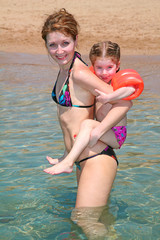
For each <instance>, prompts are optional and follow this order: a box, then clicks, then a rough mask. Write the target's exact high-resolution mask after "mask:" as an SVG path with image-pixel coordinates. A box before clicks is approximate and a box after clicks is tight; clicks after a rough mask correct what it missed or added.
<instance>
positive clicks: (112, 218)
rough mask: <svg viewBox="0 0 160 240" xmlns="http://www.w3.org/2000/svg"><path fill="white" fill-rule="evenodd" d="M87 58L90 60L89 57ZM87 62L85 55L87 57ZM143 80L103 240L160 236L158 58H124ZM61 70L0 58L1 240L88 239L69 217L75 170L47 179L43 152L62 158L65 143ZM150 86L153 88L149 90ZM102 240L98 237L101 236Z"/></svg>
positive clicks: (25, 58) (27, 59) (24, 58)
mask: <svg viewBox="0 0 160 240" xmlns="http://www.w3.org/2000/svg"><path fill="white" fill-rule="evenodd" d="M84 58H86V57H85V56H84ZM86 59H87V58H86ZM122 62H123V65H122V68H134V69H136V70H137V71H138V72H139V73H140V75H141V76H142V78H143V79H144V82H145V90H144V92H143V93H142V95H141V96H140V97H139V98H138V99H137V100H134V101H133V103H134V106H133V107H132V109H131V110H130V111H129V113H128V137H127V140H126V143H125V144H124V146H123V147H122V148H121V150H117V151H116V153H117V156H118V159H119V162H120V165H119V170H118V173H117V177H116V180H115V183H114V186H113V190H112V192H111V196H110V201H109V204H108V209H107V210H106V211H104V214H103V216H104V217H103V218H104V222H105V224H106V225H107V224H108V225H109V228H110V229H111V230H110V234H109V236H108V237H106V238H103V239H123V240H128V239H130V240H132V239H133V240H135V239H137V240H141V239H144V240H157V239H160V237H159V236H160V221H159V220H160V207H159V205H160V201H159V196H160V189H159V186H160V183H159V173H160V172H159V167H160V164H159V160H160V153H159V147H160V138H159V134H160V124H159V122H160V115H159V106H160V96H159V93H160V84H159V85H158V80H159V78H160V57H159V56H154V57H152V56H124V57H123V58H122ZM57 71H58V69H57V66H56V65H54V64H51V63H50V62H49V59H48V58H47V57H46V56H41V55H39V56H38V55H29V54H18V53H17V54H8V53H4V52H1V54H0V85H1V86H0V96H1V114H0V128H1V162H0V167H1V170H0V171H1V179H0V181H1V198H0V199H1V205H0V239H3V240H12V239H14V240H20V239H24V240H31V239H46V240H51V239H57V240H61V239H87V238H86V236H85V234H84V233H83V231H82V229H80V228H79V227H78V226H77V225H76V224H74V223H73V222H72V221H71V220H70V215H71V212H72V210H73V209H74V203H75V198H76V178H75V169H74V172H73V173H71V174H69V175H67V174H63V175H61V176H50V175H47V174H45V173H44V172H43V171H42V170H43V169H44V168H45V167H47V166H48V164H47V161H46V160H45V156H46V155H51V156H56V157H59V156H61V154H62V153H63V139H62V134H61V130H60V127H59V124H58V121H57V115H56V105H55V104H54V103H53V101H52V100H51V94H50V93H51V90H52V86H53V83H54V81H55V78H56V74H57ZM150 88H152V89H150ZM97 239H99V238H97Z"/></svg>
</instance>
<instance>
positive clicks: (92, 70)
mask: <svg viewBox="0 0 160 240" xmlns="http://www.w3.org/2000/svg"><path fill="white" fill-rule="evenodd" d="M89 70H90V71H91V72H92V73H94V74H95V71H94V68H93V66H92V65H91V66H90V67H89Z"/></svg>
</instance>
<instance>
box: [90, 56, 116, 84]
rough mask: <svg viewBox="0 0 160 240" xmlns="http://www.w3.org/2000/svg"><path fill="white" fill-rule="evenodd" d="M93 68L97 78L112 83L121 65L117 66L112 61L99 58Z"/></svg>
mask: <svg viewBox="0 0 160 240" xmlns="http://www.w3.org/2000/svg"><path fill="white" fill-rule="evenodd" d="M93 67H94V71H95V74H96V75H97V77H99V78H100V79H102V80H103V81H104V82H106V83H110V81H111V80H112V77H113V75H114V74H115V73H116V71H117V70H118V68H119V64H118V65H117V64H116V63H114V61H113V60H112V59H110V58H107V57H105V58H97V59H96V61H95V63H94V66H93Z"/></svg>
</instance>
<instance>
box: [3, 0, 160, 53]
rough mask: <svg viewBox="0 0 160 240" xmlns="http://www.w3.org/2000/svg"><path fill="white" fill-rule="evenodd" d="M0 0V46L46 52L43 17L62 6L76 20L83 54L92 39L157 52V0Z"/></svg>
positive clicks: (129, 50) (159, 19)
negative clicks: (79, 29) (42, 32)
mask: <svg viewBox="0 0 160 240" xmlns="http://www.w3.org/2000/svg"><path fill="white" fill-rule="evenodd" d="M98 2H99V1H97V0H88V1H86V0H65V1H64V0H27V1H24V0H0V6H1V7H0V35H1V38H0V46H1V47H0V50H1V51H6V52H25V53H40V54H43V53H45V52H46V50H45V48H44V43H43V41H42V39H41V27H42V25H43V22H44V19H45V18H46V16H47V15H48V14H50V13H52V12H53V11H54V10H57V9H59V8H62V7H64V8H66V9H67V10H68V11H69V12H71V13H72V14H74V16H75V17H76V19H77V20H78V22H79V24H80V27H81V31H80V34H79V49H78V50H79V51H81V52H82V53H85V54H87V53H88V51H89V49H90V47H91V46H92V44H93V43H95V42H97V41H101V40H111V41H115V42H117V43H119V44H120V46H121V50H122V54H131V55H133V54H134V55H136V54H139V55H141V54H142V55H144V54H145V55H159V54H160V1H159V0H134V1H133V0H112V1H109V0H101V1H100V3H98Z"/></svg>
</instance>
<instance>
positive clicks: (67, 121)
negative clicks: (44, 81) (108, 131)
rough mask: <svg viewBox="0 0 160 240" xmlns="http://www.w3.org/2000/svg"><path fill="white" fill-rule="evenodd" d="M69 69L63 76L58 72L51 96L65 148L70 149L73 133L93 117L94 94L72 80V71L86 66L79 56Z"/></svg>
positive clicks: (75, 133) (76, 132)
mask: <svg viewBox="0 0 160 240" xmlns="http://www.w3.org/2000/svg"><path fill="white" fill-rule="evenodd" d="M71 65H72V67H71V69H70V70H69V72H68V73H67V74H66V76H64V74H63V77H62V76H61V74H60V73H59V75H58V78H57V81H56V84H55V87H54V88H53V94H52V98H53V100H54V101H55V102H56V103H57V113H58V118H59V122H60V125H61V128H62V132H63V136H64V143H65V146H66V150H67V151H70V149H71V148H72V146H73V143H74V135H77V134H78V132H79V128H80V125H81V123H82V121H83V120H85V119H93V115H94V96H93V95H92V94H91V93H90V92H89V91H88V90H87V89H85V88H82V87H81V86H80V84H77V83H76V82H75V80H74V75H75V74H74V72H75V71H76V72H77V71H79V69H83V68H87V66H86V65H85V63H83V62H82V61H81V59H79V58H75V59H74V63H73V64H72V63H71Z"/></svg>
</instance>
